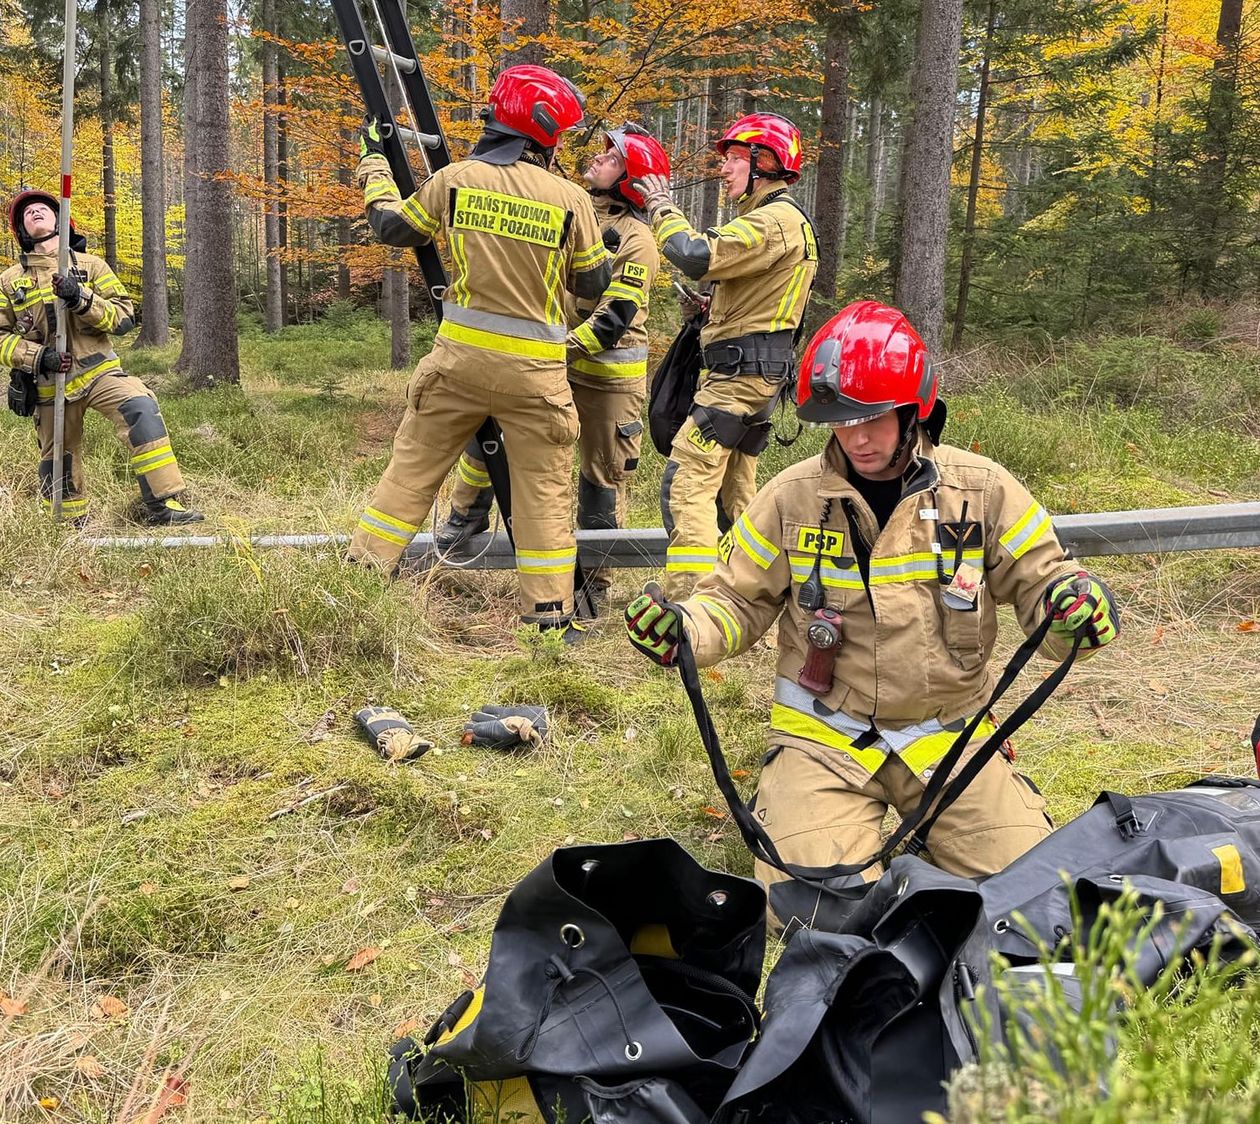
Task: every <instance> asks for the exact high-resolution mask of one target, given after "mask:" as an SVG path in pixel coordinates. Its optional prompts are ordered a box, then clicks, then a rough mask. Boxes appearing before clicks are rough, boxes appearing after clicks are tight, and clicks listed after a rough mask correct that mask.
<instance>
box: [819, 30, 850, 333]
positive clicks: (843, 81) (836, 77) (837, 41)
mask: <svg viewBox="0 0 1260 1124" xmlns="http://www.w3.org/2000/svg"><path fill="white" fill-rule="evenodd" d="M849 38H850V29H849V25H848V23H847V22H846V21H843V20H841V19H840V18H838V17H837V18H833V20H832V21H831V22H830V23H829V24H828V25H827V41H826V44H825V45H824V47H823V94H822V122H821V126H820V129H819V136H818V182H817V187H816V189H815V192H814V229H815V230H816V231H817V233H818V273H817V275H816V276H815V277H814V292H813V300H814V301H816V302H817V303H818V305H819V306H820V308H819V310H818V313H819V315H820V316H822V317H823V318H825V316H826V314H827V313H829V312H831V311H832V307H833V306H834V304H835V300H836V274H837V273H838V272H839V270H840V263H841V259H842V257H843V254H844V245H843V243H844V158H845V147H846V146H845V137H846V135H847V129H848V117H849ZM819 322H821V320H820V321H819Z"/></svg>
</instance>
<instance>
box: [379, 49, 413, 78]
mask: <svg viewBox="0 0 1260 1124" xmlns="http://www.w3.org/2000/svg"><path fill="white" fill-rule="evenodd" d="M372 57H373V58H374V59H376V61H377V62H392V63H393V64H394V65H395V66H396V67H398V69H399V71H400V72H401V73H403V74H411V73H413V72H414V71H415V69H416V66H417V63H416V60H415V59H409V58H407V57H406V56H404V55H396V54H394V52H393V51H387V50H386V49H385V48H384V47H377V46H373V47H372Z"/></svg>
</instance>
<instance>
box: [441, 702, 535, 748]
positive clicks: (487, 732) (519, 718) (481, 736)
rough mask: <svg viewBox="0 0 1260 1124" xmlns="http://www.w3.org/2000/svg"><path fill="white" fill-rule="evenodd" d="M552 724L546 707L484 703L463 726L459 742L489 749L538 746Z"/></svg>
mask: <svg viewBox="0 0 1260 1124" xmlns="http://www.w3.org/2000/svg"><path fill="white" fill-rule="evenodd" d="M550 727H551V723H550V720H549V719H548V717H547V708H546V707H545V706H483V707H482V708H481V709H480V710H479V711H477V713H476V714H474V715H473V716H472V718H470V719H469V720H468V722H467V724H466V725H465V726H464V736H463V737H462V738H460V742H461V743H462V744H463V745H481V746H487V747H489V748H490V749H517V748H518V747H520V746H524V745H529V746H533V747H534V748H538V747H539V746H541V745H542V743H543V742H544V741H546V739H547V731H548V730H549V729H550Z"/></svg>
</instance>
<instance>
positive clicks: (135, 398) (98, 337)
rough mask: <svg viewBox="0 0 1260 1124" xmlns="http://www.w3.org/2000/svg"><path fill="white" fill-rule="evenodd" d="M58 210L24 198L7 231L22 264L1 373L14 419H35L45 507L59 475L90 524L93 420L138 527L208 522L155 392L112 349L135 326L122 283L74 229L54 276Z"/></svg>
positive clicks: (3, 325)
mask: <svg viewBox="0 0 1260 1124" xmlns="http://www.w3.org/2000/svg"><path fill="white" fill-rule="evenodd" d="M59 210H60V203H59V201H58V200H57V199H55V198H54V197H53V196H51V195H49V194H48V193H47V192H44V191H23V192H20V193H19V194H18V195H17V196H16V197H15V198H14V200H13V202H12V203H11V204H10V205H9V229H10V230H12V232H13V236H14V238H16V239H17V243H18V248H19V250H20V254H19V256H18V261H17V264H16V265H13V266H10V267H9V268H8V269H7V270H5V271H4V273H0V367H8V368H10V372H9V395H8V399H9V409H10V410H12V411H13V412H14V413H15V414H17V415H19V416H20V417H34V419H35V431H36V433H37V434H38V437H39V489H40V498H41V502H42V504H43V506H44V508H45V510H47V511H51V510H52V496H53V484H54V473H55V472H60V473H61V482H62V500H61V510H62V513H63V514H64V515H65V517H66V518H67V519H69V520H70V521H71V522H72V523H74V524H75V525H76V526H83V524H84V523H85V522H86V520H87V514H88V495H87V485H86V481H85V479H84V473H83V418H84V415H85V414H86V413H87V411H88V410H95V411H96V412H97V413H99V414H102V415H104V416H105V417H106V418H108V419H109V421H110V422H111V423H112V424H113V426H114V430H115V432H116V433H117V434H118V437H119V439H120V440H121V441H122V443H123V444H124V445H125V446H126V448H127V451H128V454H129V455H130V458H131V470H132V472H133V473H134V474H135V477H136V482H137V484H138V485H139V487H140V519H141V520H142V521H143V522H145V523H152V524H176V523H196V522H198V521H200V520H201V519H202V518H203V516H202V515H201V513H200V512H197V511H192V510H191V509H189V508H187V507H185V506H184V505H183V503H182V502H181V501H180V497H181V496H182V495H183V494H184V490H185V485H184V478H183V476H182V475H181V473H180V471H179V464H178V463H177V461H176V460H175V451H174V449H172V447H171V438H170V434H169V433H168V432H167V430H166V423H165V422H164V421H163V420H162V411H161V410H160V409H158V404H157V399H156V398H155V397H154V396H153V392H152V391H151V390H150V389H149V388H148V387H147V386H145V384H144V383H143V382H141V381H140V380H139V379H138V378H135V377H134V376H132V375H128V374H125V373H124V372H123V368H122V363H121V362H120V361H119V358H118V356H117V354H116V353H115V352H114V349H113V347H112V346H111V345H110V337H111V336H122V335H126V333H127V332H129V331H131V329H132V327H133V326H134V324H135V309H134V307H133V306H132V303H131V298H130V297H129V296H128V295H127V290H126V289H125V288H124V286H123V283H122V282H121V281H120V280H119V279H118V277H117V276H116V275H115V273H114V271H113V270H112V269H110V267H109V266H108V265H107V264H106V263H105V261H104V260H103V259H101V258H98V257H97V256H96V255H95V254H89V253H88V252H87V250H86V246H87V242H86V240H85V239H84V238H83V236H82V235H80V234H78V233H77V232H76V231H75V229H74V223H73V222H72V223H71V224H70V258H69V260H70V266H69V272H68V273H66V274H64V275H63V274H61V273H58V272H57V254H58V250H59V249H60V238H59V236H58V233H57V220H58V214H59ZM58 316H64V317H66V319H67V331H66V349H67V350H65V351H59V350H58V349H57V317H58ZM59 373H62V374H64V375H65V379H66V398H65V429H64V434H65V437H64V440H65V449H64V454H63V460H62V464H61V465H59V466H58V465H54V464H53V412H54V410H53V403H54V399H55V397H56V390H57V375H58V374H59Z"/></svg>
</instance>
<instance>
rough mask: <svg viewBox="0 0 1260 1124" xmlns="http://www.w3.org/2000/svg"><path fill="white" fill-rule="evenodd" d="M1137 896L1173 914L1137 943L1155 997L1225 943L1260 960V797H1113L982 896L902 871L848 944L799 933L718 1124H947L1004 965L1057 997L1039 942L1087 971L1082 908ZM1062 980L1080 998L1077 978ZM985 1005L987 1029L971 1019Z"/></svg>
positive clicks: (777, 971) (1226, 951)
mask: <svg viewBox="0 0 1260 1124" xmlns="http://www.w3.org/2000/svg"><path fill="white" fill-rule="evenodd" d="M1126 888H1132V890H1134V891H1136V893H1137V895H1138V901H1139V903H1140V904H1141V905H1143V906H1147V907H1152V908H1153V907H1154V905H1155V903H1157V902H1158V903H1160V905H1161V907H1162V915H1161V917H1160V918H1159V920H1158V921H1157V922H1153V923H1151V924H1148V925H1146V926H1144V928H1143V934H1142V935H1141V936H1140V937H1135V939H1141V941H1142V943H1141V945H1140V947H1135V948H1134V949H1133V953H1134V957H1133V961H1132V963H1133V969H1134V971H1135V973H1136V978H1137V980H1138V981H1139V982H1141V983H1148V984H1149V983H1152V982H1153V981H1154V980H1155V979H1156V978H1157V977H1158V976H1159V974H1160V973H1161V972H1162V971H1163V970H1164V969H1165V968H1166V967H1167V966H1168V965H1170V964H1176V963H1178V962H1180V961H1181V960H1183V959H1185V958H1187V957H1188V956H1190V955H1191V954H1193V953H1201V954H1202V953H1206V952H1207V951H1208V950H1209V949H1211V948H1213V946H1215V954H1216V956H1217V958H1218V960H1220V961H1228V960H1230V959H1233V958H1236V957H1237V956H1239V955H1241V954H1242V953H1243V951H1245V950H1246V949H1248V948H1254V947H1256V946H1257V943H1258V941H1257V936H1256V929H1257V927H1260V783H1258V782H1256V781H1249V780H1234V779H1230V778H1218V777H1209V778H1205V779H1204V780H1202V781H1200V782H1198V783H1197V784H1195V785H1191V786H1190V787H1188V788H1185V789H1181V790H1179V791H1176V792H1165V793H1155V794H1152V795H1148V796H1135V797H1132V798H1129V797H1124V796H1120V795H1118V794H1116V793H1106V792H1105V793H1103V794H1102V795H1101V796H1100V797H1099V799H1098V802H1097V803H1096V804H1095V805H1094V806H1093V807H1092V808H1091V809H1089V810H1088V811H1087V812H1085V813H1083V814H1082V815H1081V816H1078V817H1077V818H1076V819H1075V820H1073V821H1071V822H1070V823H1068V824H1066V825H1064V826H1063V827H1061V828H1059V829H1058V830H1057V831H1055V832H1054V833H1052V834H1051V835H1050V836H1049V837H1048V838H1046V839H1045V840H1043V841H1042V842H1041V843H1039V844H1038V845H1037V846H1036V847H1034V848H1033V849H1032V850H1031V851H1029V852H1028V853H1027V854H1025V855H1024V856H1023V857H1021V858H1019V859H1017V860H1016V861H1015V862H1013V863H1011V864H1010V866H1008V867H1007V868H1006V869H1005V870H1003V871H1001V872H999V873H998V874H995V875H993V876H992V877H990V878H987V879H984V880H982V881H981V882H979V883H976V882H973V881H971V880H969V879H965V878H958V877H955V876H953V875H950V874H946V873H944V872H942V871H939V870H936V869H934V868H932V867H929V866H927V865H926V864H924V863H923V862H921V861H920V860H919V859H917V858H914V857H912V856H908V855H903V856H900V857H898V858H895V859H893V861H892V863H891V865H890V867H889V869H888V871H887V872H886V873H885V874H884V876H883V877H882V878H881V879H880V880H879V882H877V883H876V884H875V885H874V886H872V887H871V889H870V890H869V892H868V893H867V894H866V896H865V897H864V898H863V899H862V900H861V901H860V902H859V903H858V904H857V906H856V907H855V908H854V909H853V911H852V912H851V913H850V914H849V915H848V916H847V918H846V919H845V920H844V922H843V923H842V924H841V926H840V932H837V933H827V932H820V931H814V930H807V929H798V930H797V931H796V933H795V934H794V935H793V936H792V938H791V940H790V942H789V944H788V946H787V949H786V950H785V952H784V953H783V956H782V957H781V958H780V960H779V962H778V964H776V965H775V968H774V970H773V971H772V972H771V973H770V978H769V980H768V982H767V984H766V996H765V1022H764V1025H763V1027H762V1032H761V1036H760V1038H759V1039H758V1041H757V1044H756V1046H755V1047H754V1048H753V1050H752V1053H751V1054H750V1055H749V1058H748V1061H747V1062H746V1063H745V1065H744V1068H743V1069H742V1070H741V1072H740V1074H739V1076H738V1077H737V1078H736V1080H735V1082H734V1084H733V1085H732V1086H731V1089H730V1092H729V1093H728V1094H727V1097H726V1101H725V1102H724V1104H723V1107H722V1109H721V1111H720V1113H719V1115H718V1118H717V1119H718V1120H719V1121H721V1124H750V1122H752V1121H761V1122H764V1124H771V1122H774V1124H855V1122H856V1124H866V1122H872V1124H900V1122H901V1121H908V1120H918V1119H920V1118H921V1116H922V1113H924V1112H929V1111H935V1112H940V1113H944V1112H945V1111H946V1109H947V1106H946V1103H945V1085H946V1083H947V1082H948V1081H949V1079H950V1077H951V1075H952V1074H953V1073H954V1072H955V1070H957V1069H958V1068H959V1067H960V1066H961V1065H963V1064H966V1063H967V1062H970V1061H973V1060H975V1059H976V1057H977V1050H978V1047H977V1044H976V1043H975V1041H974V1040H973V1027H976V1026H986V1027H989V1028H991V1031H992V1033H993V1034H994V1035H1002V1034H1003V1033H1004V1030H1003V1026H1004V1019H1005V1018H1007V1017H1008V1013H1007V1012H1005V1011H1002V1010H1000V1009H999V1008H998V1007H997V1006H996V1002H997V1001H996V989H995V988H993V987H991V986H985V987H983V988H981V987H980V985H981V984H985V985H988V984H989V982H990V967H989V965H990V954H991V953H992V952H995V951H996V952H1000V953H1001V954H1002V955H1003V956H1004V957H1005V958H1006V959H1007V960H1009V961H1010V962H1011V964H1012V965H1013V967H1012V969H1011V971H1013V972H1015V973H1024V974H1025V975H1021V976H1019V977H1018V980H1019V984H1020V985H1021V987H1023V988H1028V987H1034V988H1035V987H1037V986H1039V985H1038V984H1037V982H1036V977H1037V976H1038V975H1042V974H1043V973H1044V971H1045V969H1046V966H1045V965H1044V964H1043V962H1042V958H1041V954H1040V953H1039V950H1038V945H1039V944H1041V945H1044V946H1046V947H1048V948H1050V949H1055V948H1056V947H1057V948H1058V950H1059V952H1058V955H1059V956H1060V957H1061V958H1062V963H1061V964H1060V965H1053V964H1052V965H1050V966H1049V967H1050V970H1054V971H1056V974H1058V969H1059V968H1060V967H1062V968H1065V969H1066V970H1067V971H1069V972H1070V970H1071V969H1070V958H1071V950H1070V943H1069V942H1064V941H1063V938H1064V937H1066V936H1067V935H1068V934H1069V930H1070V928H1071V926H1072V924H1073V920H1072V909H1071V898H1072V896H1073V895H1075V897H1076V900H1077V902H1078V913H1079V920H1080V924H1081V925H1082V926H1084V927H1086V928H1087V929H1088V928H1091V927H1092V926H1093V925H1094V923H1095V921H1096V920H1097V918H1098V915H1099V911H1100V909H1101V907H1102V905H1103V903H1104V902H1107V901H1111V900H1115V899H1117V898H1119V897H1120V896H1121V895H1122V894H1123V893H1124V892H1125V890H1126ZM1016 912H1018V913H1020V914H1022V915H1023V917H1024V918H1025V920H1026V922H1027V924H1029V925H1030V926H1031V928H1032V934H1031V935H1029V934H1026V933H1025V931H1024V930H1023V929H1021V927H1020V926H1019V925H1018V924H1017V923H1016V922H1015V921H1014V920H1013V918H1012V914H1014V913H1016ZM1027 973H1032V975H1027ZM1060 983H1061V985H1063V984H1065V983H1066V985H1067V990H1068V992H1069V993H1072V992H1073V991H1076V992H1079V988H1076V989H1073V988H1072V987H1071V984H1072V980H1071V977H1070V976H1066V977H1061V979H1060ZM981 997H983V1001H984V1002H985V1003H986V1005H987V1007H988V1014H987V1018H972V1019H968V1017H967V1015H968V1010H969V1008H973V1007H974V1005H975V1004H976V1003H978V1002H980V1001H982V1000H981ZM972 1013H973V1014H974V1015H979V1012H978V1011H973V1012H972ZM1016 1014H1018V1012H1016Z"/></svg>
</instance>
